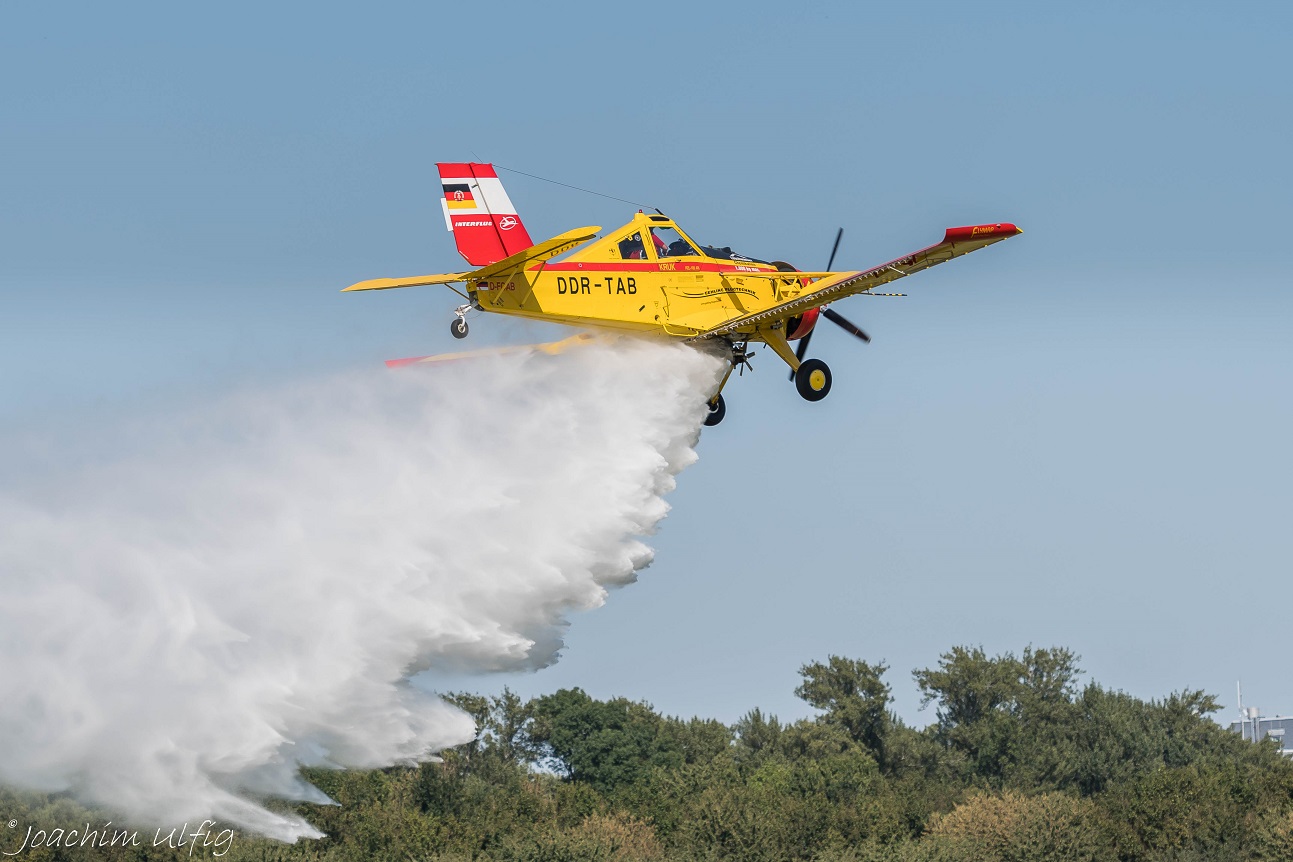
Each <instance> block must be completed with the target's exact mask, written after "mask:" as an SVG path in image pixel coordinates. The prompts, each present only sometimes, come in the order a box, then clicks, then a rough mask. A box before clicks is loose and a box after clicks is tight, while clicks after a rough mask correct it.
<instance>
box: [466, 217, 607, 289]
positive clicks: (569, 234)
mask: <svg viewBox="0 0 1293 862" xmlns="http://www.w3.org/2000/svg"><path fill="white" fill-rule="evenodd" d="M599 230H601V228H600V227H596V226H593V227H577V228H575V229H574V230H568V231H566V232H565V233H563V234H561V235H560V236H554V237H553V238H552V239H545V240H544V241H543V242H541V243H537V244H535V245H532V246H530V247H529V248H527V249H525V250H524V251H519V252H517V253H516V254H514V255H512V256H511V257H505V258H503V259H502V260H500V261H499V262H498V263H491V264H490V265H489V266H487V267H484V268H482V269H477V270H474V271H473V272H470V273H468V274H467V278H468V279H469V280H471V281H484V280H485V279H487V278H493V277H494V276H498V275H505V274H506V273H509V272H512V271H513V270H516V269H519V268H521V267H523V266H525V265H526V264H528V263H535V262H536V261H545V260H551V259H552V258H554V257H556V256H557V255H559V254H565V253H566V252H568V251H570V250H571V249H572V248H574V247H575V246H577V245H583V244H584V243H586V242H588V241H589V240H590V239H592V238H593V237H595V236H597V232H598V231H599Z"/></svg>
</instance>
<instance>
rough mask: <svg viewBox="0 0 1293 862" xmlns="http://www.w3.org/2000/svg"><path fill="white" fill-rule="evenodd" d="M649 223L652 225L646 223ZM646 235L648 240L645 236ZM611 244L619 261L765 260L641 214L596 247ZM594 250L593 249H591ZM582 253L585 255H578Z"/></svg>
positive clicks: (665, 220) (664, 218)
mask: <svg viewBox="0 0 1293 862" xmlns="http://www.w3.org/2000/svg"><path fill="white" fill-rule="evenodd" d="M644 222H649V223H650V224H644ZM644 236H645V237H647V238H648V239H647V240H646V241H644V240H643V237H644ZM603 244H605V245H606V246H609V248H607V249H606V250H607V251H610V249H614V251H612V252H611V255H612V257H615V256H618V257H619V259H620V260H668V259H670V258H676V257H706V258H710V259H711V260H736V261H749V262H752V263H766V261H761V260H758V259H756V258H751V257H746V256H744V255H741V254H737V253H735V252H733V251H732V250H731V249H730V248H726V247H724V248H718V247H715V246H708V245H700V244H699V243H696V242H694V241H693V240H692V239H691V238H690V237H688V236H687V235H686V234H684V233H683V232H682V231H680V230H678V226H677V225H675V224H674V223H673V222H672V221H671V220H670V219H669V218H668V217H666V216H659V215H653V216H646V215H642V214H639V215H638V216H637V218H635V219H634V220H633V223H632V224H628V225H625V226H624V227H623V228H621V229H620V230H619V231H616V232H615V233H613V234H612V235H611V236H609V237H607V238H606V239H605V240H602V241H601V242H599V243H597V246H603ZM589 251H590V252H592V251H593V248H589ZM577 256H582V255H577Z"/></svg>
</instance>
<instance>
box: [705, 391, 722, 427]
mask: <svg viewBox="0 0 1293 862" xmlns="http://www.w3.org/2000/svg"><path fill="white" fill-rule="evenodd" d="M726 415H727V404H725V403H724V402H723V396H722V395H717V396H715V397H714V400H713V401H711V402H709V415H708V416H706V417H705V424H706V425H709V426H714V425H717V424H718V423H719V422H722V421H723V417H724V416H726Z"/></svg>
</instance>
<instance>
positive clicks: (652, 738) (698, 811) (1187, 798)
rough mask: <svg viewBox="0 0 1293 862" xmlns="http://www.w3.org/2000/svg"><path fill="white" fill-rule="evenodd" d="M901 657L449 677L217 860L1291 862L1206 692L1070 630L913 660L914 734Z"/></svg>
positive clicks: (1271, 778)
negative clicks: (497, 679) (498, 688)
mask: <svg viewBox="0 0 1293 862" xmlns="http://www.w3.org/2000/svg"><path fill="white" fill-rule="evenodd" d="M887 670H888V669H887V668H886V667H885V666H884V665H883V664H870V663H868V662H865V661H858V660H853V659H847V658H842V657H839V656H831V657H830V658H829V659H828V660H827V661H825V662H814V663H811V664H807V665H805V666H804V667H803V668H802V669H801V671H800V674H801V678H802V681H801V684H800V685H799V687H798V688H797V689H796V694H797V695H798V696H799V697H800V698H802V699H803V700H805V701H806V702H807V703H809V704H810V705H811V706H813V707H814V708H815V709H817V710H818V711H819V712H820V714H819V715H818V716H817V717H816V718H814V719H806V720H801V721H796V722H792V723H786V724H783V723H782V722H780V721H778V720H777V719H776V718H775V717H773V716H767V715H764V714H763V713H761V712H760V711H759V710H753V711H751V712H750V713H748V714H747V715H746V716H744V717H743V718H742V719H741V720H739V721H738V722H736V724H734V725H731V726H728V725H724V724H723V723H721V722H718V721H714V720H712V719H701V718H692V719H688V720H683V719H679V718H672V717H668V716H663V715H660V714H659V713H657V712H656V711H655V710H654V709H652V708H651V707H650V706H649V705H648V704H645V703H641V702H636V701H631V700H627V699H624V698H618V699H615V700H609V701H600V700H595V699H593V698H591V697H589V696H588V695H587V694H585V693H584V692H583V691H581V690H579V689H569V690H563V691H558V692H556V693H555V694H550V695H546V696H543V697H539V698H535V699H533V700H530V701H528V702H525V701H522V700H521V699H520V698H518V697H517V696H516V695H515V694H513V693H512V692H510V691H507V690H504V691H503V693H502V694H500V695H496V696H481V695H475V694H455V695H452V696H451V699H452V700H453V701H454V702H456V703H457V704H458V705H459V706H461V707H462V708H463V709H465V710H467V711H468V712H469V713H471V714H472V715H473V716H475V718H476V721H477V726H478V728H479V734H478V736H477V738H476V740H475V741H474V742H472V743H471V744H469V745H466V746H463V747H461V748H459V749H456V750H453V751H449V752H446V753H445V754H444V757H443V761H442V762H440V763H428V764H423V765H422V766H420V767H416V768H396V769H388V770H377V771H371V772H356V771H351V772H334V771H327V770H310V771H309V772H308V774H307V777H308V778H309V780H310V781H312V782H314V783H315V784H316V785H318V786H319V787H320V788H321V789H322V790H323V791H324V792H326V793H328V794H329V795H330V796H331V797H332V798H333V799H335V800H336V801H337V802H338V803H340V805H339V806H338V807H326V806H313V805H301V806H298V807H297V808H296V810H298V811H299V812H300V813H301V814H302V815H304V816H305V817H306V818H307V819H309V820H310V821H311V822H312V823H314V824H315V825H317V826H318V827H319V828H320V829H322V830H323V831H324V832H326V833H328V837H327V838H326V839H322V840H319V841H307V842H301V843H299V844H297V845H291V846H287V845H280V844H275V843H273V842H269V841H265V840H262V839H253V838H249V837H244V836H239V838H238V839H237V840H236V841H235V842H234V843H233V845H232V847H231V848H230V851H229V853H228V855H226V856H225V857H224V858H226V859H247V860H250V859H257V860H337V862H340V860H372V859H390V860H440V862H450V860H525V862H566V860H570V862H575V860H608V862H609V860H614V862H633V860H718V859H732V860H768V861H769V862H774V860H775V862H781V860H816V862H845V860H852V862H862V860H907V862H917V860H921V862H944V860H946V862H953V860H976V862H978V860H1003V862H1005V860H1010V862H1028V860H1038V861H1039V862H1040V860H1047V862H1050V860H1092V861H1093V862H1095V860H1101V862H1103V860H1108V862H1121V860H1126V862H1132V860H1144V862H1158V861H1159V860H1162V862H1167V860H1177V862H1204V860H1227V862H1229V860H1293V764H1290V763H1288V762H1286V761H1285V760H1284V759H1283V758H1281V756H1280V755H1279V753H1278V752H1277V751H1276V750H1275V748H1274V747H1273V746H1272V745H1268V744H1261V745H1253V744H1251V743H1247V742H1244V741H1243V740H1241V739H1240V738H1239V737H1238V736H1236V735H1234V734H1231V733H1229V732H1227V731H1225V730H1223V729H1222V728H1221V727H1219V726H1218V725H1217V724H1216V723H1215V722H1213V721H1212V720H1211V719H1210V718H1208V716H1209V715H1210V714H1211V713H1213V712H1215V711H1216V710H1217V708H1218V705H1217V702H1216V700H1215V699H1214V698H1213V697H1212V696H1210V695H1206V694H1204V693H1202V692H1198V691H1184V692H1180V693H1178V694H1173V695H1171V696H1169V697H1167V698H1166V699H1163V700H1158V701H1144V700H1140V699H1137V698H1134V697H1132V696H1130V695H1127V694H1125V693H1122V692H1118V691H1110V690H1107V689H1105V688H1103V687H1101V686H1100V685H1098V684H1096V683H1094V682H1091V683H1088V684H1086V685H1081V684H1080V681H1079V677H1080V673H1081V671H1080V670H1079V669H1078V668H1077V666H1076V657H1075V656H1074V655H1073V654H1072V653H1071V652H1069V651H1068V650H1065V649H1059V648H1056V649H1031V648H1030V649H1026V650H1024V651H1023V653H1022V654H1021V655H1018V656H1016V655H1013V654H1009V653H1008V654H1005V655H1000V656H988V655H986V654H985V653H984V652H983V651H982V650H981V649H969V648H964V647H958V648H955V649H953V650H951V651H950V652H948V653H946V654H945V655H943V656H942V658H941V660H940V661H939V663H938V664H937V666H936V667H932V668H926V669H923V670H918V671H916V672H915V679H916V682H917V684H918V685H919V687H920V691H921V692H922V695H923V697H924V699H925V702H926V703H927V704H932V705H934V706H935V707H936V713H935V714H936V717H937V720H936V721H935V722H934V723H933V724H932V725H930V726H929V727H927V728H924V729H921V730H917V729H914V728H911V727H908V726H907V725H905V724H904V723H903V722H902V721H900V720H899V719H898V718H897V717H896V716H895V715H894V713H893V712H892V711H891V710H890V703H891V697H890V688H889V685H888V684H887V683H886V682H885V679H884V677H885V674H886V671H887ZM0 801H2V800H0ZM9 801H10V802H13V803H14V804H17V802H16V801H15V800H13V799H12V798H11V799H10V800H9ZM38 802H40V803H42V804H45V805H52V806H55V807H57V806H60V805H62V806H65V807H66V806H67V805H69V804H70V803H68V802H67V801H66V800H56V799H54V800H51V799H44V800H38ZM24 804H27V805H31V804H33V803H31V802H28V803H24ZM28 813H29V814H30V815H31V816H35V817H39V818H44V819H48V818H49V816H50V809H48V808H47V809H46V810H45V811H29V812H28ZM65 813H66V808H65ZM29 858H39V857H37V856H34V855H33V856H31V857H29ZM48 858H60V857H53V856H51V857H48ZM66 858H74V857H73V856H68V857H66ZM113 858H121V859H127V858H149V859H161V858H169V857H167V856H165V855H164V854H161V855H159V854H158V853H156V852H155V851H151V850H150V852H149V853H148V854H147V855H146V856H127V855H120V856H115V857H113Z"/></svg>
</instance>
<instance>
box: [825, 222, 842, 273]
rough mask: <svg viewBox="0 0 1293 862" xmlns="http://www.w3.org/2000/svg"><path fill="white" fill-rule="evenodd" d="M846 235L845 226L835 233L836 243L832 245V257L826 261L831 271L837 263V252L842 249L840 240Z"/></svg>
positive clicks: (827, 268)
mask: <svg viewBox="0 0 1293 862" xmlns="http://www.w3.org/2000/svg"><path fill="white" fill-rule="evenodd" d="M843 237H844V228H840V229H839V232H838V233H837V234H835V245H833V246H831V259H830V260H828V261H827V262H826V271H827V272H830V271H831V267H832V266H834V265H835V252H837V251H839V250H840V240H841V239H843Z"/></svg>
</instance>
